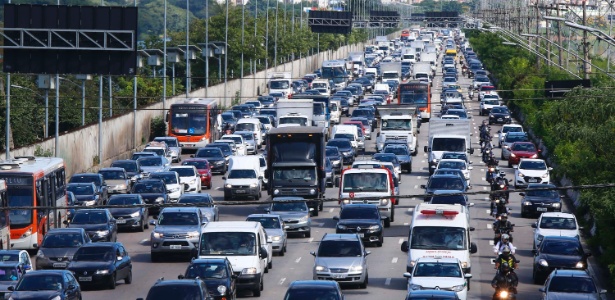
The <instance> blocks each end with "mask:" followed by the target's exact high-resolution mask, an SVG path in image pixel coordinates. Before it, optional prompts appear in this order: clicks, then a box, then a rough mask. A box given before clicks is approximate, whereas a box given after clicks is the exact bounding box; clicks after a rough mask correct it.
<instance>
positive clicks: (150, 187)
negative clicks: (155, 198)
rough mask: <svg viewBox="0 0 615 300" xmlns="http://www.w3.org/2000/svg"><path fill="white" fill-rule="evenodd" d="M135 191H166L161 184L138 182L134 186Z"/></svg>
mask: <svg viewBox="0 0 615 300" xmlns="http://www.w3.org/2000/svg"><path fill="white" fill-rule="evenodd" d="M134 193H164V186H163V185H162V183H160V184H146V183H137V184H135V187H134Z"/></svg>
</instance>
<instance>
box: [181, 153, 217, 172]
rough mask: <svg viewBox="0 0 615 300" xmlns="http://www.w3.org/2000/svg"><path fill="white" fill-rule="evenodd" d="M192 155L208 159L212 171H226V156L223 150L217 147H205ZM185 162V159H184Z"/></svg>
mask: <svg viewBox="0 0 615 300" xmlns="http://www.w3.org/2000/svg"><path fill="white" fill-rule="evenodd" d="M190 157H193V158H201V159H206V160H207V161H208V162H209V166H210V168H211V172H212V173H213V172H218V173H220V174H224V173H226V168H227V167H226V158H225V156H224V153H222V150H221V149H219V148H215V147H205V148H201V149H199V150H197V151H196V153H195V154H194V155H191V156H190ZM184 162H185V161H184Z"/></svg>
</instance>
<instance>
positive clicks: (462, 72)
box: [461, 65, 468, 76]
mask: <svg viewBox="0 0 615 300" xmlns="http://www.w3.org/2000/svg"><path fill="white" fill-rule="evenodd" d="M467 72H468V67H466V66H465V65H464V66H463V67H461V75H463V76H466V73H467Z"/></svg>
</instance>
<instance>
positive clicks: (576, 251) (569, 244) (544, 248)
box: [540, 239, 582, 255]
mask: <svg viewBox="0 0 615 300" xmlns="http://www.w3.org/2000/svg"><path fill="white" fill-rule="evenodd" d="M540 252H541V253H544V254H558V255H581V254H582V251H581V245H580V244H579V242H578V241H567V240H550V239H545V240H544V241H543V242H542V243H541V251H540Z"/></svg>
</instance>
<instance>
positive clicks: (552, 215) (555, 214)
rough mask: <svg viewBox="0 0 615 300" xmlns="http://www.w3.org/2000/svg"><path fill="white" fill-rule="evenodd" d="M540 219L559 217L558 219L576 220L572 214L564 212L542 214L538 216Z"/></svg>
mask: <svg viewBox="0 0 615 300" xmlns="http://www.w3.org/2000/svg"><path fill="white" fill-rule="evenodd" d="M540 217H541V218H544V217H559V218H562V217H563V218H573V219H576V216H575V215H574V214H571V213H564V212H543V213H542V214H541V215H540Z"/></svg>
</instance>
